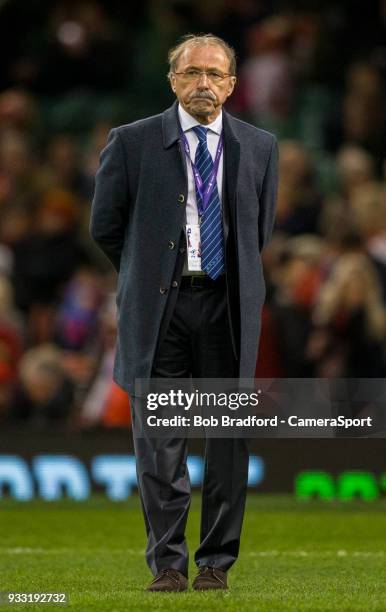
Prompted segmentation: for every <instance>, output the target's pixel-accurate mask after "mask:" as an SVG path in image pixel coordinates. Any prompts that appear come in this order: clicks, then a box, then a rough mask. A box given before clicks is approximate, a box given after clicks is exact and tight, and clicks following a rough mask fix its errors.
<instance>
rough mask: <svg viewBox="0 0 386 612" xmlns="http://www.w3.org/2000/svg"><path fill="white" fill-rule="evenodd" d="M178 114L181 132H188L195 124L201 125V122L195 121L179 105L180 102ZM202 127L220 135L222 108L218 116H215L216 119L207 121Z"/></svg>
mask: <svg viewBox="0 0 386 612" xmlns="http://www.w3.org/2000/svg"><path fill="white" fill-rule="evenodd" d="M178 116H179V118H180V123H181V128H182V131H183V132H188V131H189V130H191V129H192V128H193V127H194V126H196V125H202V123H200V122H199V121H197V119H195V118H194V117H192V115H189V113H187V112H186V110H185V109H184V108H183V107H182V106H181V104H178ZM204 127H206V128H208V130H211V131H212V132H215V133H216V134H218V135H220V134H221V131H222V110H221V111H220V114H219V115H218V117H216V119H215V120H214V121H212V123H208V125H205V126H204Z"/></svg>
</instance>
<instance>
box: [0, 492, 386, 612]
mask: <svg viewBox="0 0 386 612" xmlns="http://www.w3.org/2000/svg"><path fill="white" fill-rule="evenodd" d="M199 503H200V499H199V496H198V495H195V496H194V498H193V502H192V507H191V511H190V516H189V523H188V530H187V538H188V543H189V546H190V551H191V575H190V578H193V577H194V575H195V573H196V572H195V567H194V563H193V555H194V550H195V546H196V545H197V542H198V533H199V517H200V507H199ZM0 536H1V540H0V590H1V591H8V590H12V591H24V592H26V591H27V592H31V591H33V592H44V591H45V592H53V591H59V592H63V591H66V592H67V593H68V594H69V599H70V605H69V607H68V608H67V609H68V610H74V611H86V610H87V611H90V612H94V611H103V612H113V611H119V612H121V611H122V612H123V611H124V612H131V611H136V610H141V611H143V610H173V612H174V611H177V610H184V611H185V610H198V611H205V610H216V611H219V610H220V609H221V610H238V611H240V612H246V611H249V610H251V611H252V610H253V611H262V612H268V611H269V612H273V611H276V610H280V611H281V610H291V611H294V612H300V611H302V610H308V611H310V612H311V611H312V612H319V611H320V612H329V611H335V610H336V611H339V612H344V611H347V612H352V611H355V610H358V611H361V612H369V611H372V610H377V611H380V612H381V611H382V612H384V611H386V501H385V500H379V501H377V502H373V503H366V502H359V501H358V502H350V503H343V502H336V503H328V502H327V503H326V502H320V501H312V502H307V503H305V502H296V501H295V500H294V499H292V498H291V497H285V496H272V495H271V496H262V495H256V494H249V497H248V503H247V510H246V514H245V521H244V529H243V538H242V546H241V551H240V557H239V560H238V561H237V563H236V564H235V565H234V567H233V568H232V570H231V571H230V572H229V585H230V588H229V591H227V592H212V593H195V592H193V591H192V590H189V591H188V592H186V593H160V594H155V593H146V592H144V590H143V589H144V587H145V586H146V585H147V583H148V582H149V581H150V579H151V575H150V573H149V570H148V568H147V566H146V563H145V560H144V555H143V550H144V546H145V535H144V526H143V522H142V516H141V513H140V509H139V501H138V498H137V497H136V496H133V497H132V498H130V500H129V501H128V502H125V503H115V504H114V503H110V502H108V501H106V500H105V499H104V498H98V497H94V498H91V499H90V500H89V501H87V502H81V503H75V502H72V501H70V500H64V501H61V502H52V503H44V502H40V501H34V502H28V503H20V502H19V503H16V502H14V501H12V500H9V499H4V500H1V501H0ZM2 609H4V612H5V611H6V610H12V609H14V610H26V609H29V610H40V611H41V610H44V609H51V610H52V609H53V608H52V607H51V606H43V605H40V606H36V605H35V606H34V605H29V606H27V605H24V606H19V607H16V606H12V607H4V608H2Z"/></svg>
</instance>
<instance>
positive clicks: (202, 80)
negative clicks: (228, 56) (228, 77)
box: [198, 72, 209, 88]
mask: <svg viewBox="0 0 386 612" xmlns="http://www.w3.org/2000/svg"><path fill="white" fill-rule="evenodd" d="M208 85H209V77H208V75H207V74H206V72H201V74H200V76H199V77H198V86H199V87H205V88H207V87H208Z"/></svg>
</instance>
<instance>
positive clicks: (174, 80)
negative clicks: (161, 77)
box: [169, 74, 176, 93]
mask: <svg viewBox="0 0 386 612" xmlns="http://www.w3.org/2000/svg"><path fill="white" fill-rule="evenodd" d="M169 82H170V87H171V88H172V91H173V92H174V93H176V77H175V76H174V74H171V75H170V78H169Z"/></svg>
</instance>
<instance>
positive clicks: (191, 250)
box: [186, 223, 201, 272]
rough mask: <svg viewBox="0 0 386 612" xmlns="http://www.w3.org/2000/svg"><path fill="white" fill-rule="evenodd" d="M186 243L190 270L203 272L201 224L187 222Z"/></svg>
mask: <svg viewBox="0 0 386 612" xmlns="http://www.w3.org/2000/svg"><path fill="white" fill-rule="evenodd" d="M186 244H187V249H188V268H189V272H201V236H200V226H199V225H190V224H189V223H187V224H186Z"/></svg>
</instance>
